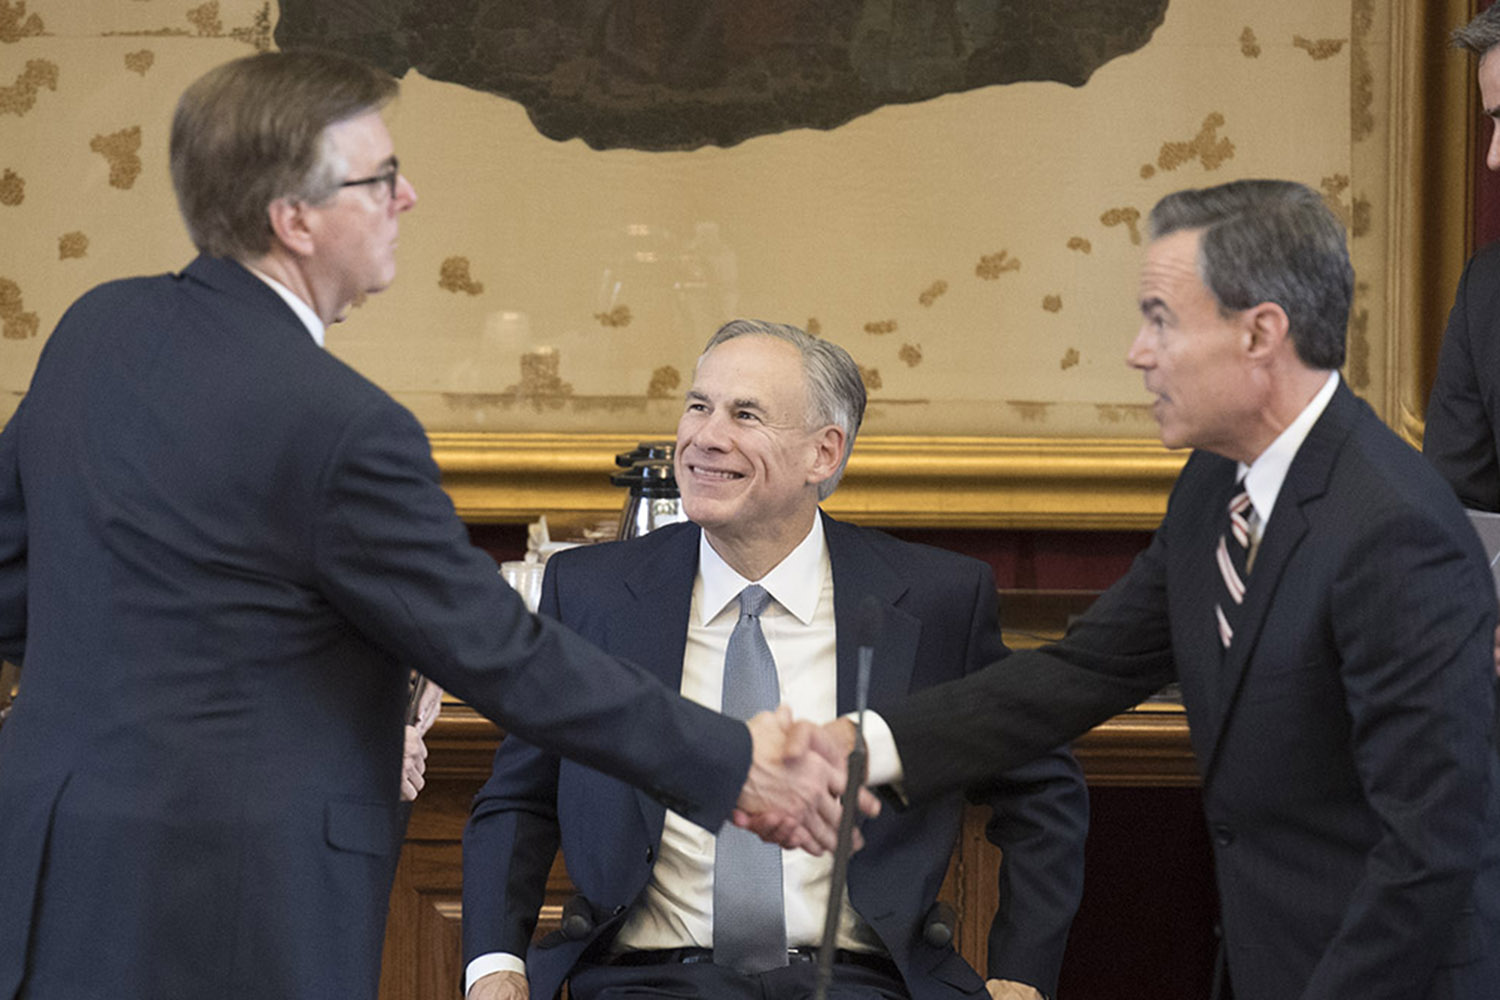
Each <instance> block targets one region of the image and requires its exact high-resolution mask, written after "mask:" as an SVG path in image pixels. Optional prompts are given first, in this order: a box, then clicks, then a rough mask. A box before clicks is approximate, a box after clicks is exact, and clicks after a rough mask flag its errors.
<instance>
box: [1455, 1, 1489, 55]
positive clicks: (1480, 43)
mask: <svg viewBox="0 0 1500 1000" xmlns="http://www.w3.org/2000/svg"><path fill="white" fill-rule="evenodd" d="M1496 45H1500V5H1492V6H1490V7H1486V8H1485V9H1484V10H1482V11H1480V12H1479V13H1478V14H1477V15H1475V17H1474V20H1472V21H1470V22H1469V23H1468V24H1466V25H1464V26H1463V27H1462V28H1455V29H1453V47H1454V48H1455V49H1467V50H1468V51H1470V52H1472V53H1474V54H1475V55H1476V56H1483V55H1484V54H1485V53H1486V52H1488V51H1489V50H1490V49H1492V48H1494V47H1495V46H1496Z"/></svg>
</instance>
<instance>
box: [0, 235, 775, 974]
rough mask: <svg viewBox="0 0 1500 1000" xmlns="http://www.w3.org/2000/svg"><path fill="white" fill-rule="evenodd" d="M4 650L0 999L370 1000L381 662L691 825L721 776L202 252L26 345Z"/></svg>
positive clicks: (736, 753) (407, 450) (706, 750)
mask: <svg viewBox="0 0 1500 1000" xmlns="http://www.w3.org/2000/svg"><path fill="white" fill-rule="evenodd" d="M0 655H4V656H6V657H7V658H10V659H13V660H16V661H17V662H22V663H23V670H22V675H21V676H22V681H21V691H20V695H19V698H18V699H17V701H16V704H15V706H14V709H13V712H12V714H11V716H10V718H9V720H8V721H7V722H6V724H5V726H4V728H3V729H0V997H5V998H9V997H12V996H15V995H16V994H17V991H18V990H24V991H25V995H26V996H27V997H28V998H30V1000H52V998H64V997H65V998H68V1000H91V998H96V997H98V998H103V997H120V996H127V997H162V998H173V997H189V996H191V997H219V998H245V1000H249V998H261V997H278V998H307V1000H328V998H330V997H340V998H350V997H352V998H359V997H366V998H373V997H374V996H375V994H376V985H377V979H378V976H379V970H380V948H381V940H382V929H383V926H384V920H385V914H386V907H387V897H388V895H389V892H390V885H391V876H392V873H393V871H394V866H395V863H396V858H397V853H398V850H399V848H400V844H401V831H400V826H399V824H398V822H397V819H398V809H397V799H398V795H399V785H398V782H399V772H400V761H401V745H402V717H403V709H404V702H405V698H406V676H407V670H406V668H407V667H417V668H419V669H421V670H422V671H423V672H424V673H426V674H428V675H429V676H431V677H433V678H434V679H435V680H436V681H437V682H438V683H440V684H441V685H442V686H443V687H444V688H446V689H448V690H450V691H453V692H455V693H457V694H458V695H460V696H461V697H463V698H464V699H466V700H467V701H468V702H470V703H471V704H473V705H474V706H475V707H476V708H477V709H479V710H480V711H482V712H484V713H486V714H487V715H490V716H492V717H494V718H496V719H497V720H499V721H500V722H501V723H502V724H503V725H504V726H505V727H506V728H508V729H511V730H513V731H515V732H518V733H522V734H524V735H525V736H526V737H527V738H530V739H534V740H537V741H539V742H542V743H544V744H546V745H549V746H551V747H552V748H553V749H555V750H557V751H559V752H562V753H572V754H577V755H578V756H579V757H580V758H581V759H583V760H585V761H587V762H589V763H590V764H591V765H593V766H595V767H598V768H601V769H603V770H608V771H613V772H616V773H617V774H618V776H620V777H622V778H626V779H629V780H631V781H635V782H639V783H641V784H643V785H647V786H649V787H652V788H653V789H654V790H655V792H656V794H658V795H660V796H662V797H663V798H664V799H665V800H666V801H668V802H670V803H672V805H673V808H675V809H678V810H679V811H684V810H685V811H686V812H687V814H688V815H690V816H691V817H692V818H694V819H695V820H697V821H698V822H700V823H703V824H704V825H707V826H709V827H711V828H716V827H717V826H718V825H719V823H721V822H722V821H723V819H724V817H725V816H726V815H727V813H728V812H729V810H730V809H731V808H732V805H733V803H734V800H735V798H736V796H737V794H738V790H739V785H740V783H741V782H742V781H743V780H744V775H745V772H746V769H747V768H748V764H749V743H750V741H749V736H748V732H747V731H746V730H745V728H744V726H743V725H742V724H734V723H730V722H729V720H726V719H724V718H723V717H722V716H720V715H718V714H717V713H714V712H710V711H708V710H706V709H703V708H701V707H699V706H695V705H690V704H688V703H687V702H686V701H684V700H683V699H682V698H680V697H679V696H678V695H677V694H676V693H675V692H672V691H668V690H667V689H665V688H663V687H662V686H661V685H660V684H658V683H657V682H656V681H655V680H654V679H653V678H650V677H648V676H646V675H645V674H643V673H641V672H640V671H638V670H634V669H632V668H626V667H624V666H622V665H620V664H618V663H616V662H615V661H613V660H612V659H610V658H608V657H606V656H604V655H603V654H601V653H599V652H598V651H597V650H596V649H595V648H594V647H592V646H589V645H588V644H587V643H584V642H582V641H581V640H579V639H577V638H576V637H575V636H573V635H571V634H569V633H567V632H566V631H565V630H564V629H562V628H560V627H558V626H557V625H556V624H555V623H550V622H545V621H541V620H538V619H534V618H532V617H531V616H529V615H527V614H526V612H525V609H524V607H523V606H522V605H521V603H520V601H519V599H518V598H516V596H515V595H514V594H513V593H512V592H511V590H510V589H509V588H508V587H506V586H505V584H504V583H503V582H502V581H501V580H500V578H499V574H498V573H497V572H496V567H495V564H494V561H493V560H491V559H490V558H489V557H488V556H487V555H485V554H484V553H483V552H480V551H479V550H477V549H475V548H473V547H472V546H471V545H470V543H469V541H468V536H467V532H466V531H465V529H464V527H463V525H462V524H461V523H460V522H459V520H458V518H457V517H456V516H455V515H454V511H453V507H452V504H451V503H450V502H449V500H448V498H447V496H446V495H445V494H444V493H443V491H442V489H441V488H440V486H439V483H438V470H437V467H436V466H435V465H434V464H433V462H432V459H431V455H430V452H429V449H428V444H427V440H426V435H425V434H424V432H423V430H422V428H421V426H420V425H419V424H418V423H417V421H416V420H415V419H414V418H413V417H412V416H411V414H410V413H408V412H407V411H406V410H405V409H403V408H402V407H401V406H399V405H397V404H396V403H395V401H394V400H392V399H391V398H390V397H389V396H388V395H387V394H386V393H384V392H383V391H381V390H380V389H379V388H377V387H376V386H375V385H373V384H372V383H370V382H368V381H367V380H365V379H364V378H362V377H361V376H359V375H358V374H357V373H355V372H354V371H353V370H352V369H350V368H349V367H348V366H346V365H344V364H343V363H342V362H340V361H339V360H338V359H337V358H334V357H333V356H332V355H330V354H328V353H327V352H325V351H323V350H321V349H320V348H319V347H318V346H317V344H316V343H315V342H314V341H313V339H312V338H311V337H310V336H309V335H308V332H307V329H306V328H305V327H304V326H303V325H302V323H301V322H300V321H299V320H298V319H297V317H296V316H295V315H294V314H293V313H292V311H291V310H290V309H289V308H288V307H287V305H286V304H285V303H284V302H283V301H282V300H281V299H280V298H279V297H278V296H277V295H276V293H275V292H273V291H272V290H271V288H270V287H269V286H267V285H266V284H265V283H264V282H262V281H260V280H259V279H257V278H256V277H255V276H254V275H252V274H250V273H249V272H248V271H246V270H245V269H244V268H243V267H241V266H240V265H238V264H235V263H232V262H229V261H225V260H219V259H212V258H199V259H198V260H197V261H195V262H194V263H193V264H192V265H191V266H190V267H188V268H187V269H186V270H185V271H184V272H182V273H181V274H174V275H163V276H160V277H155V278H142V279H134V280H129V281H123V282H115V283H111V284H109V285H105V286H102V287H100V288H98V289H95V290H94V291H93V292H90V293H89V294H88V295H86V296H84V297H83V298H82V299H81V300H79V302H78V303H76V304H75V305H74V306H73V307H72V308H71V309H70V310H69V311H68V313H67V315H66V316H64V318H63V319H62V321H61V323H60V324H59V326H58V328H57V330H56V332H55V333H53V335H52V337H51V338H50V339H49V341H48V343H47V344H46V347H45V348H44V350H43V353H42V357H41V359H40V361H39V363H38V366H37V369H36V373H35V376H34V378H33V381H32V383H31V388H30V391H29V392H28V394H27V395H26V397H25V399H24V400H23V402H22V403H21V406H20V408H19V409H18V411H17V413H16V414H15V416H14V418H13V419H12V420H11V421H10V423H9V425H8V426H7V427H6V429H5V431H4V433H3V434H0ZM637 726H640V727H643V728H644V729H646V730H648V731H649V732H651V734H652V739H651V740H650V741H640V740H634V741H632V740H631V739H630V738H629V737H630V735H631V733H633V732H635V731H636V729H635V727H637ZM688 761H691V762H692V763H691V766H684V764H685V762H688ZM23 980H24V982H23Z"/></svg>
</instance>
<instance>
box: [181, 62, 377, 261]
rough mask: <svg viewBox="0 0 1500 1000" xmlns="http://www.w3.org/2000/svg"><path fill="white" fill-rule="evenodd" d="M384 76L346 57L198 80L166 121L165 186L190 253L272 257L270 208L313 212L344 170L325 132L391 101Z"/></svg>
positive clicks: (243, 68)
mask: <svg viewBox="0 0 1500 1000" xmlns="http://www.w3.org/2000/svg"><path fill="white" fill-rule="evenodd" d="M396 89H397V84H396V81H395V80H394V79H393V78H392V77H391V76H390V75H389V74H387V73H385V72H383V71H381V70H378V69H376V68H374V67H373V66H369V65H366V64H365V63H362V62H359V61H358V60H356V59H351V58H349V57H347V56H341V55H335V54H333V53H326V52H314V51H295V50H294V51H287V52H263V53H260V54H258V55H252V56H246V57H244V58H242V59H236V60H234V61H232V62H228V63H225V64H224V65H222V66H219V67H216V68H215V69H212V70H209V71H208V72H207V73H205V74H204V75H203V76H201V77H199V78H198V80H196V81H195V82H194V83H193V84H191V85H190V86H189V87H188V88H187V90H185V91H184V92H183V94H182V97H181V98H180V99H179V100H178V102H177V112H176V114H175V115H174V116H173V118H172V141H171V163H172V186H173V188H174V189H175V190H176V192H177V206H178V208H179V210H180V211H181V212H182V219H183V221H184V222H185V223H186V224H187V229H188V234H189V235H190V236H191V237H192V239H193V243H194V245H196V246H197V247H198V249H199V250H200V251H201V252H203V253H205V254H210V255H212V256H215V257H232V258H235V259H238V260H250V259H254V258H256V257H260V256H262V255H264V254H265V253H266V252H267V251H268V250H270V249H271V238H272V233H271V222H270V218H269V216H268V214H267V209H268V208H269V207H270V205H271V203H272V202H273V201H276V200H277V199H278V198H293V199H295V200H298V201H304V202H308V203H310V204H319V203H321V202H324V201H326V200H328V199H329V198H331V197H333V196H334V195H335V194H337V193H338V190H339V184H340V183H341V180H342V177H343V173H344V171H345V170H346V169H347V164H345V163H342V162H340V158H339V157H338V156H337V155H335V154H334V152H333V149H332V143H331V141H330V139H329V136H328V128H329V126H331V125H337V124H338V123H340V122H344V121H348V120H349V119H351V118H357V117H359V116H360V115H364V114H368V113H369V112H371V111H378V110H380V108H382V107H384V106H385V105H386V103H387V102H389V101H390V100H391V99H392V98H393V97H394V96H395V95H396Z"/></svg>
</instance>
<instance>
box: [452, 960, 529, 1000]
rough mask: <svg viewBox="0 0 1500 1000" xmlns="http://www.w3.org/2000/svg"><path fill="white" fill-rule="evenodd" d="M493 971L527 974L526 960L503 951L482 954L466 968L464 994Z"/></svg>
mask: <svg viewBox="0 0 1500 1000" xmlns="http://www.w3.org/2000/svg"><path fill="white" fill-rule="evenodd" d="M492 972H519V973H520V974H521V975H523V976H524V975H526V960H525V959H524V958H518V957H517V956H515V955H507V954H506V953H505V952H503V951H492V952H490V953H489V954H487V955H480V956H479V957H478V958H476V959H474V961H472V962H470V963H469V966H468V968H466V969H465V970H464V996H468V995H469V991H470V990H472V989H473V988H474V984H475V983H477V982H478V981H479V980H480V979H482V978H483V977H485V976H488V975H489V974H490V973H492Z"/></svg>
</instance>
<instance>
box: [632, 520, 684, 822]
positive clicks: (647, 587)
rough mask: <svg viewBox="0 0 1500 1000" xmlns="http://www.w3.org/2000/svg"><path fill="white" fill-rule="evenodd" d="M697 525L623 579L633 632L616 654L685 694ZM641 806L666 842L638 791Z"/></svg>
mask: <svg viewBox="0 0 1500 1000" xmlns="http://www.w3.org/2000/svg"><path fill="white" fill-rule="evenodd" d="M698 538H699V530H698V527H697V526H696V525H689V526H688V527H686V528H684V529H682V530H679V531H674V532H673V534H672V537H670V538H669V539H668V540H667V542H666V544H664V545H662V546H660V547H659V548H658V549H656V550H655V551H654V552H651V553H650V554H649V555H648V556H646V557H645V558H643V559H642V560H641V561H640V562H639V563H637V564H636V565H635V566H634V567H633V568H632V569H631V570H630V571H629V572H627V573H626V574H625V576H624V578H623V580H622V581H621V582H622V585H623V586H624V588H625V591H626V594H627V595H628V598H627V601H626V603H625V604H624V605H623V606H622V610H623V613H622V615H621V616H620V618H621V620H622V621H628V622H629V630H628V631H626V632H622V633H621V636H620V641H619V642H618V643H617V644H612V647H613V651H614V652H615V653H616V654H617V655H619V656H622V657H624V658H625V659H627V660H630V661H631V662H633V663H635V664H637V665H639V666H640V667H642V668H644V669H646V670H649V671H650V672H651V673H652V674H654V675H655V676H656V678H657V679H658V680H660V681H661V682H662V683H663V684H665V685H666V686H667V687H669V688H671V689H672V690H673V691H681V690H682V658H683V656H684V654H685V653H686V651H687V625H688V615H689V614H690V613H691V611H692V604H693V581H694V580H695V579H696V578H697V575H698ZM635 798H636V802H637V803H638V804H639V806H640V809H641V819H642V821H643V822H644V823H645V824H646V830H647V831H648V833H649V835H650V837H651V840H652V842H653V843H654V842H655V841H656V840H659V839H660V837H661V830H662V824H663V823H664V822H665V820H666V809H665V807H664V806H662V804H661V803H660V802H657V801H656V800H655V799H653V798H651V797H650V796H649V795H647V794H646V793H645V792H642V791H639V790H637V791H636V793H635Z"/></svg>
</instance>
